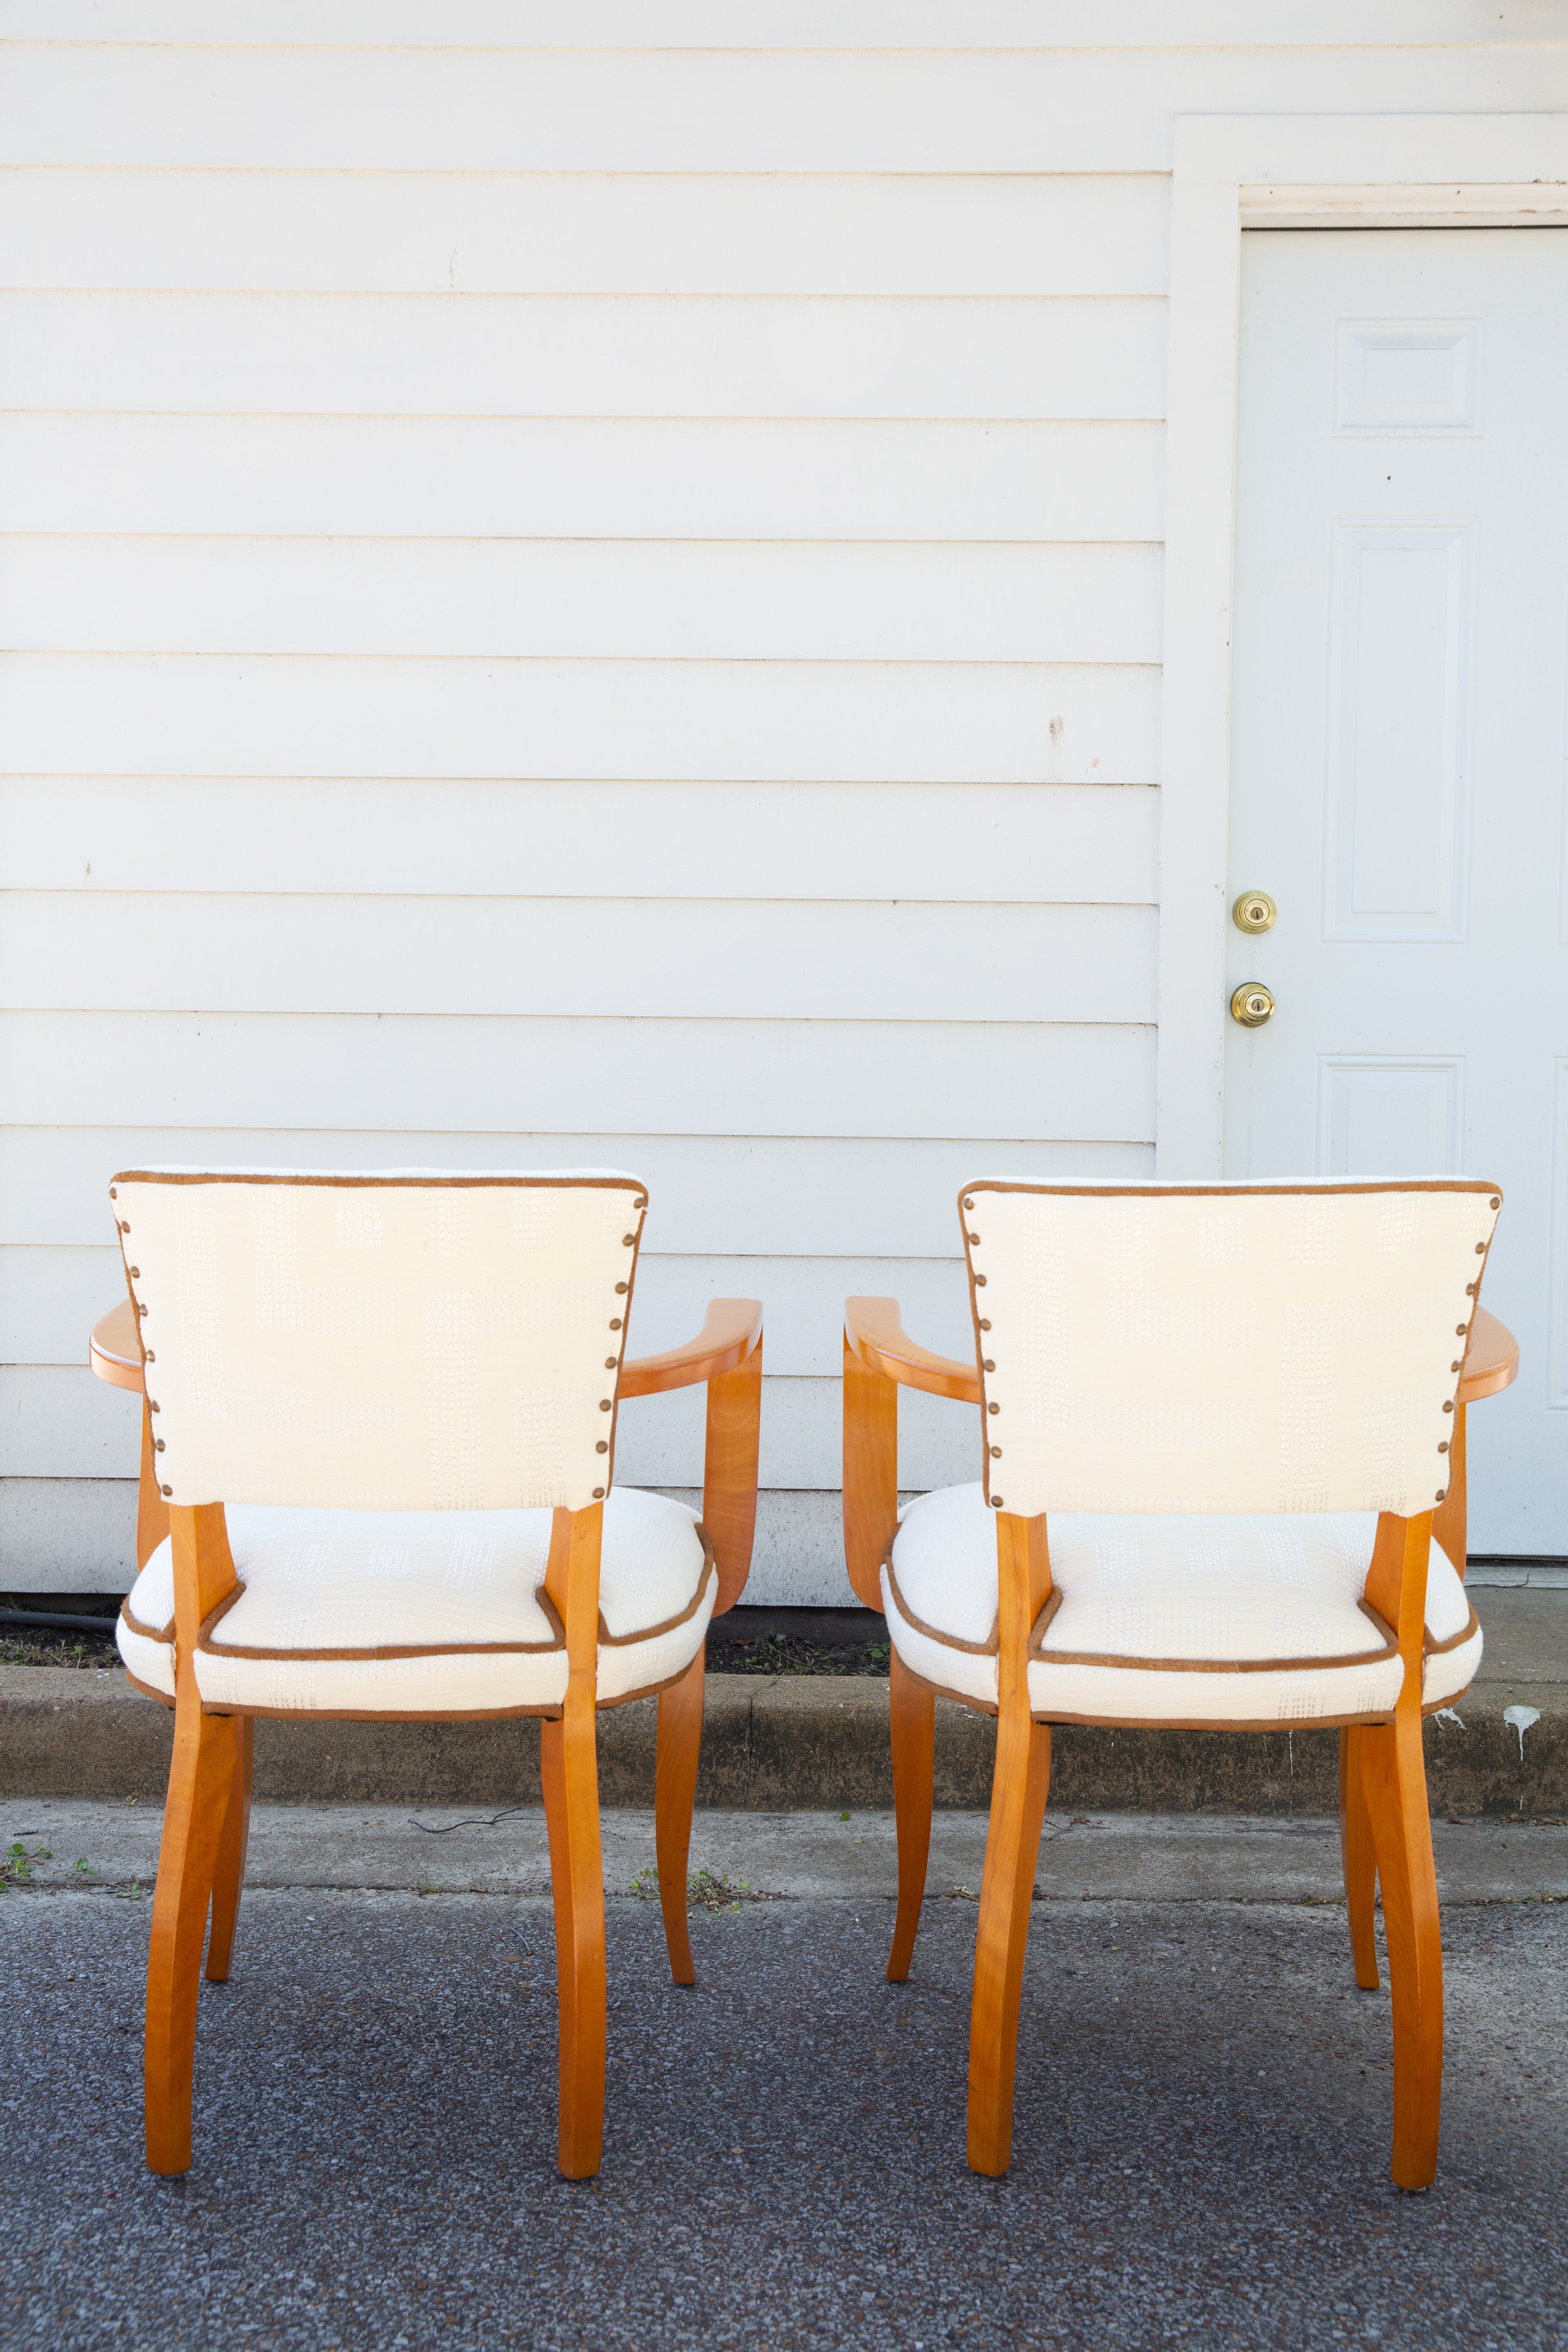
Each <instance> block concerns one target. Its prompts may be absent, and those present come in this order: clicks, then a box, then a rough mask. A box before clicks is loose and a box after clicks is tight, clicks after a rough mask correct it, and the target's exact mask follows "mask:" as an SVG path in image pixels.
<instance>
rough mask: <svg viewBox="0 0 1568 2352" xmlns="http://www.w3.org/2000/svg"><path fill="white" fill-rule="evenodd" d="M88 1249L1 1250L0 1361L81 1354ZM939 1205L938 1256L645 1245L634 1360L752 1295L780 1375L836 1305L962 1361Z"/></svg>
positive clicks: (92, 1304)
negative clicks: (862, 1306) (871, 1314)
mask: <svg viewBox="0 0 1568 2352" xmlns="http://www.w3.org/2000/svg"><path fill="white" fill-rule="evenodd" d="M103 1208H104V1215H103V1220H102V1225H103V1232H104V1234H105V1236H106V1238H105V1240H104V1242H103V1244H102V1245H101V1246H100V1247H97V1248H87V1249H62V1248H58V1247H57V1248H49V1247H47V1246H33V1247H30V1248H26V1249H17V1248H5V1247H0V1363H16V1364H70V1365H79V1364H82V1363H85V1361H86V1360H87V1336H88V1333H89V1331H90V1329H91V1328H92V1326H93V1325H94V1324H95V1323H96V1322H97V1321H98V1319H99V1318H100V1316H101V1315H104V1314H106V1313H107V1312H108V1311H109V1309H110V1307H114V1306H116V1305H117V1304H118V1303H119V1301H120V1300H121V1298H122V1297H124V1295H125V1274H124V1268H123V1266H122V1265H121V1256H120V1252H119V1251H118V1249H116V1248H115V1247H114V1245H113V1244H112V1243H111V1242H110V1241H109V1240H108V1239H107V1235H108V1232H109V1215H110V1204H109V1202H108V1201H107V1200H106V1201H105V1202H104V1203H103ZM948 1209H949V1228H950V1229H949V1234H948V1245H949V1253H950V1254H949V1255H948V1256H946V1257H945V1258H940V1259H938V1258H888V1257H873V1258H855V1257H820V1258H819V1257H813V1258H800V1257H780V1256H768V1255H756V1256H747V1257H713V1256H691V1257H670V1256H665V1255H660V1254H659V1253H658V1251H657V1250H655V1249H654V1248H652V1246H651V1245H650V1244H647V1243H646V1242H645V1244H644V1246H643V1250H642V1254H641V1255H640V1256H639V1258H638V1260H637V1296H636V1300H635V1303H634V1309H633V1315H632V1321H631V1352H632V1354H633V1355H634V1356H645V1355H653V1354H656V1353H657V1352H658V1350H659V1349H664V1348H673V1347H676V1346H678V1345H679V1342H680V1341H681V1340H683V1339H689V1338H690V1336H691V1334H692V1333H693V1332H694V1331H696V1330H697V1329H698V1328H700V1324H701V1320H702V1316H703V1313H704V1310H705V1307H706V1302H707V1301H708V1300H709V1299H710V1298H760V1299H761V1300H762V1302H763V1311H764V1315H765V1317H766V1328H765V1338H764V1347H763V1360H764V1362H765V1363H766V1365H767V1369H768V1370H769V1372H770V1373H775V1374H781V1375H783V1376H784V1377H786V1378H795V1379H802V1378H805V1379H813V1380H835V1379H837V1376H838V1371H839V1365H840V1359H841V1355H842V1349H843V1339H842V1332H843V1322H844V1313H843V1310H844V1301H845V1299H846V1298H847V1297H859V1296H862V1295H865V1294H870V1295H873V1296H876V1297H889V1298H897V1299H898V1300H899V1301H900V1304H901V1306H902V1307H903V1311H904V1319H905V1324H906V1327H907V1328H909V1329H910V1331H912V1332H914V1333H916V1334H917V1335H918V1336H919V1337H920V1338H921V1339H922V1340H923V1341H924V1342H925V1344H926V1345H927V1346H928V1347H931V1348H938V1349H942V1350H944V1351H945V1352H947V1353H949V1354H952V1355H953V1356H956V1357H957V1358H959V1360H961V1361H963V1362H964V1363H969V1362H972V1361H973V1356H974V1330H973V1323H972V1321H971V1319H970V1310H969V1286H968V1283H967V1281H966V1280H965V1277H964V1271H963V1259H962V1258H961V1257H960V1256H959V1255H957V1250H958V1245H959V1244H958V1230H959V1229H958V1213H957V1210H956V1207H955V1206H954V1204H953V1203H952V1202H949V1203H948Z"/></svg>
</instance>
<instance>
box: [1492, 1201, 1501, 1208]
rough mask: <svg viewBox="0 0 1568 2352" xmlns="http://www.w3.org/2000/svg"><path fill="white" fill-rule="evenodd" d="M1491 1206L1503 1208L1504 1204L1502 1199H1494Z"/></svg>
mask: <svg viewBox="0 0 1568 2352" xmlns="http://www.w3.org/2000/svg"><path fill="white" fill-rule="evenodd" d="M1491 1206H1492V1207H1493V1208H1494V1209H1500V1208H1501V1206H1502V1202H1501V1201H1500V1200H1494V1201H1493V1202H1491Z"/></svg>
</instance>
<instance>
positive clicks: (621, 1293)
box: [616, 1282, 626, 1298]
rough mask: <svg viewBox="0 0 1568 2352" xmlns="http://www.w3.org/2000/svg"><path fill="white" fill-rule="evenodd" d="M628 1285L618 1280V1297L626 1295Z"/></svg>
mask: <svg viewBox="0 0 1568 2352" xmlns="http://www.w3.org/2000/svg"><path fill="white" fill-rule="evenodd" d="M616 1297H617V1298H624V1297H626V1284H625V1283H624V1282H617V1283H616Z"/></svg>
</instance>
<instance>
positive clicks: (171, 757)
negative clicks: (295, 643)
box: [0, 654, 1159, 783]
mask: <svg viewBox="0 0 1568 2352" xmlns="http://www.w3.org/2000/svg"><path fill="white" fill-rule="evenodd" d="M0 738H3V750H0V756H3V757H4V759H5V763H6V767H7V769H8V771H9V772H11V773H14V774H19V775H21V774H26V775H35V774H39V773H47V772H54V773H58V774H66V775H92V774H110V773H120V774H135V773H138V772H141V773H144V774H147V775H182V774H183V775H204V776H213V775H222V774H225V773H229V774H233V773H242V774H250V775H289V774H294V775H310V774H322V775H335V776H353V775H362V776H399V775H402V776H437V775H443V774H446V775H458V776H476V777H480V776H507V775H510V776H523V777H526V776H537V777H556V778H570V777H573V776H584V777H601V778H626V779H631V778H642V777H647V778H650V779H652V778H660V777H668V778H679V779H681V780H683V781H688V782H689V781H696V780H700V779H703V778H713V779H720V778H722V779H724V780H726V781H730V780H734V779H739V778H746V777H754V778H757V779H758V780H760V781H763V782H766V781H770V780H778V781H783V782H798V781H813V780H816V779H819V778H820V779H827V778H830V779H833V780H835V781H842V782H860V781H865V782H889V781H894V780H898V781H903V782H912V783H957V782H983V783H1051V782H1054V783H1150V782H1155V781H1156V780H1157V778H1158V773H1159V767H1158V761H1159V685H1158V673H1157V672H1156V671H1154V670H1153V669H1152V668H1126V669H1118V668H1113V667H1066V666H1062V667H1058V666H1056V665H1050V666H1047V665H1045V664H1039V665H1026V664H1018V665H1006V664H984V663H970V664H963V663H951V664H943V665H930V666H924V665H921V664H916V663H886V664H882V663H853V662H831V663H829V662H819V663H810V662H731V663H725V662H715V663H703V662H666V663H659V662H592V661H583V662H553V661H536V662H535V661H500V660H493V661H486V660H473V661H454V660H430V661H417V662H410V661H397V660H386V661H366V660H361V659H357V658H356V659H350V658H347V657H344V658H331V659H316V658H309V657H302V656H267V655H258V656H228V655H207V656H177V655H164V656H157V655H152V656H142V655H130V654H121V655H85V654H84V655H77V654H11V655H7V656H5V658H4V659H3V660H0Z"/></svg>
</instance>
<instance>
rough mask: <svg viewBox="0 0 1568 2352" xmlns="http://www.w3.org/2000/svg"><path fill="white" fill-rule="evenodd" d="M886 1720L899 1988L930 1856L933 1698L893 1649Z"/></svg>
mask: <svg viewBox="0 0 1568 2352" xmlns="http://www.w3.org/2000/svg"><path fill="white" fill-rule="evenodd" d="M889 1672H890V1674H891V1676H892V1690H891V1695H890V1702H889V1706H890V1717H891V1723H892V1734H893V1809H894V1813H895V1817H896V1821H897V1825H898V1836H899V1912H898V1917H897V1918H896V1920H895V1921H894V1923H893V1948H892V1950H891V1952H890V1953H889V1956H888V1981H889V1984H903V1983H904V1982H905V1981H906V1980H907V1979H908V1977H909V1973H910V1961H911V1960H912V1959H913V1958H914V1951H915V1937H916V1936H917V1935H918V1934H919V1933H920V1925H921V1904H922V1903H923V1902H924V1901H925V1891H926V1864H927V1863H928V1862H929V1860H930V1858H931V1799H932V1786H933V1780H934V1770H935V1757H936V1694H935V1692H934V1691H932V1690H931V1689H929V1688H928V1686H927V1685H925V1684H924V1683H921V1682H919V1681H917V1680H916V1678H915V1676H914V1675H911V1674H910V1670H909V1668H908V1667H907V1666H906V1665H905V1664H904V1662H903V1660H902V1659H901V1658H900V1655H899V1654H898V1652H897V1650H895V1651H894V1652H893V1653H892V1654H891V1657H890V1659H889Z"/></svg>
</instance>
